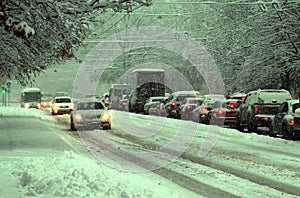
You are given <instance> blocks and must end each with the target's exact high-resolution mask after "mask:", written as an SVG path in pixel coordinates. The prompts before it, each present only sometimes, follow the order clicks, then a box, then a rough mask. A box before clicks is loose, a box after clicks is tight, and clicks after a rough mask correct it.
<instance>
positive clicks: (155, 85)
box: [129, 69, 165, 113]
mask: <svg viewBox="0 0 300 198" xmlns="http://www.w3.org/2000/svg"><path fill="white" fill-rule="evenodd" d="M130 85H131V86H132V91H131V94H130V99H129V111H130V112H136V113H139V112H144V105H145V104H146V100H147V99H148V98H150V97H156V96H161V97H164V96H165V70H163V69H135V70H133V71H132V72H131V75H130Z"/></svg>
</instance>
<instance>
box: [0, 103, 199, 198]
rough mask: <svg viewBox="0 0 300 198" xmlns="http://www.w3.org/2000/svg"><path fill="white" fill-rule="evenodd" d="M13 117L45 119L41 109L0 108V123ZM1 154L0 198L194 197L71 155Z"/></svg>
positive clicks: (41, 152)
mask: <svg viewBox="0 0 300 198" xmlns="http://www.w3.org/2000/svg"><path fill="white" fill-rule="evenodd" d="M15 116H18V117H22V116H24V117H28V116H29V117H37V118H40V119H42V120H49V116H48V115H47V114H45V112H42V111H40V110H36V109H28V110H26V109H21V108H16V107H0V119H1V118H10V117H15ZM62 117H63V118H64V119H68V116H62ZM2 130H5V129H2ZM0 138H1V136H0ZM0 153H1V155H0V156H1V157H0V184H1V185H0V195H1V196H0V197H5V198H15V197H32V196H35V197H123V198H127V197H133V198H139V197H143V198H144V197H147V198H152V197H199V195H197V194H195V193H193V192H190V191H188V190H186V189H184V188H182V187H180V186H178V185H176V184H174V183H172V182H170V181H168V180H166V179H164V178H162V177H159V176H157V175H155V174H153V173H151V172H144V173H131V172H125V171H123V172H122V171H120V170H117V169H112V168H110V167H108V166H106V165H104V164H101V163H99V161H96V160H95V159H94V158H93V157H92V156H91V155H82V154H78V153H75V152H73V151H67V150H66V151H63V152H59V151H57V150H55V149H54V150H53V151H52V150H40V149H38V148H37V149H31V150H28V149H26V150H12V149H3V150H1V151H0Z"/></svg>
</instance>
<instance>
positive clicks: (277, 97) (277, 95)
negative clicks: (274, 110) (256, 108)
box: [258, 91, 291, 103]
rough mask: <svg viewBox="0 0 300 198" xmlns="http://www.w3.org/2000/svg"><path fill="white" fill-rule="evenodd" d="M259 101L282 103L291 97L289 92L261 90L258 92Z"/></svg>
mask: <svg viewBox="0 0 300 198" xmlns="http://www.w3.org/2000/svg"><path fill="white" fill-rule="evenodd" d="M258 99H259V103H274V102H276V103H283V102H284V101H286V100H290V99H291V95H290V93H289V92H285V91H262V92H260V94H259V98H258Z"/></svg>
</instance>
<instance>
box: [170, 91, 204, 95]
mask: <svg viewBox="0 0 300 198" xmlns="http://www.w3.org/2000/svg"><path fill="white" fill-rule="evenodd" d="M172 94H173V95H184V94H196V95H197V94H199V91H176V92H173V93H172Z"/></svg>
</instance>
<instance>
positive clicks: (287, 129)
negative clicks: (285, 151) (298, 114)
mask: <svg viewBox="0 0 300 198" xmlns="http://www.w3.org/2000/svg"><path fill="white" fill-rule="evenodd" d="M298 108H300V106H299V100H298V99H297V100H288V101H285V102H283V103H282V104H281V105H280V106H279V108H278V112H277V114H276V115H275V116H274V117H271V125H270V132H269V135H270V136H277V135H282V136H283V138H286V139H293V138H295V137H297V136H298V135H299V134H295V132H294V123H295V120H294V115H295V111H296V109H298ZM299 110H300V109H299Z"/></svg>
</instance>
